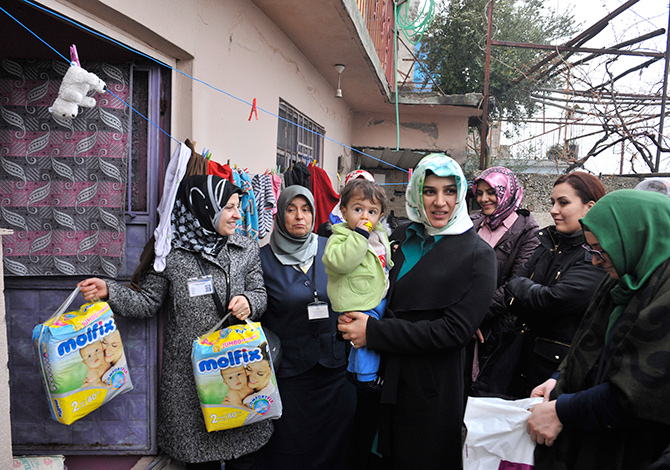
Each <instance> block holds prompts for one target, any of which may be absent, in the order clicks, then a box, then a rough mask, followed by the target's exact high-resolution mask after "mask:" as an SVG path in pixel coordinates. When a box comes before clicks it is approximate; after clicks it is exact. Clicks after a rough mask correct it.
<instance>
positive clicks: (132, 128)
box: [0, 59, 170, 455]
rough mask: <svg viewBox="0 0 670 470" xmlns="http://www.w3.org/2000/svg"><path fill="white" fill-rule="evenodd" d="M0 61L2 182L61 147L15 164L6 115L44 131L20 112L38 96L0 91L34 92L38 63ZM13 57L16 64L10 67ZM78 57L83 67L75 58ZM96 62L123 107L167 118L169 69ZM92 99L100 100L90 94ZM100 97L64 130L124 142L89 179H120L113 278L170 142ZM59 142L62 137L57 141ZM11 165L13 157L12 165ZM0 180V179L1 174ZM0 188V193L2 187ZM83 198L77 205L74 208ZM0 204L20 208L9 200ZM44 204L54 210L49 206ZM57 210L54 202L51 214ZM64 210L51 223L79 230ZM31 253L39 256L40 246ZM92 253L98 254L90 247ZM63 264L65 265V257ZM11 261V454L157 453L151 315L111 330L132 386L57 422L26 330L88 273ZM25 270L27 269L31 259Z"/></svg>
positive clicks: (135, 235) (147, 221)
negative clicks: (88, 118) (91, 118)
mask: <svg viewBox="0 0 670 470" xmlns="http://www.w3.org/2000/svg"><path fill="white" fill-rule="evenodd" d="M2 60H3V65H5V66H3V67H2V68H0V99H1V100H3V101H2V103H3V111H4V112H3V116H2V118H1V119H0V151H1V152H2V154H0V158H2V159H3V162H2V163H4V165H0V177H4V178H5V182H6V181H7V180H8V179H11V175H8V174H7V170H8V169H9V170H10V172H11V171H13V170H14V172H15V173H17V174H18V173H19V171H24V173H25V174H26V175H28V176H30V175H31V174H32V173H30V172H31V171H37V170H36V169H35V168H37V167H39V165H41V162H42V161H43V160H40V158H51V159H52V160H53V161H56V160H57V159H56V158H54V155H57V156H58V157H63V153H62V152H64V147H60V150H58V151H56V150H54V149H53V148H52V149H49V148H47V149H46V150H45V151H46V152H51V153H50V154H48V155H47V156H46V157H45V155H44V154H36V155H35V158H36V161H38V163H37V164H36V165H37V166H36V167H30V165H29V164H27V163H26V164H25V165H24V167H21V165H22V164H23V163H25V162H26V156H25V155H24V153H25V152H24V153H21V152H17V145H18V144H17V139H18V137H17V135H18V136H21V133H22V131H21V130H17V129H16V127H17V125H16V123H17V122H19V121H17V120H16V119H14V117H15V116H19V117H20V118H21V119H23V122H24V123H25V124H24V126H25V131H26V133H27V135H30V132H32V131H34V132H35V133H36V135H37V134H38V133H39V132H41V131H44V129H43V128H41V127H40V125H39V124H36V123H35V122H37V121H35V122H33V121H31V119H32V115H31V113H30V111H31V110H32V108H31V106H32V105H33V104H34V105H35V106H33V107H35V108H39V105H40V103H27V104H24V105H23V106H21V105H18V104H17V103H15V102H14V101H16V99H17V98H16V96H20V93H19V95H16V94H15V95H12V96H14V98H11V99H9V101H8V100H7V99H5V98H4V97H5V96H6V95H7V94H8V93H12V91H11V90H10V89H9V88H12V87H13V88H12V89H13V90H14V91H16V87H17V86H19V85H25V86H26V87H27V88H29V89H28V90H25V91H26V95H25V96H28V97H30V96H34V95H30V91H31V90H34V89H35V87H36V86H39V84H38V82H39V78H40V75H39V73H38V74H37V75H36V76H32V75H30V72H29V71H31V70H33V68H32V67H33V65H35V62H39V61H34V60H11V61H6V60H5V59H2ZM91 64H92V63H91ZM17 65H18V66H19V67H20V68H17ZM82 65H84V63H83V61H82ZM106 65H108V66H110V67H113V68H109V69H107V73H108V74H109V75H110V76H113V75H115V72H114V71H113V70H122V71H123V72H122V73H120V74H119V75H118V77H116V78H117V79H118V83H117V84H118V86H119V88H118V89H119V90H121V89H122V88H123V87H126V88H128V96H129V99H131V100H132V103H133V107H135V108H136V109H137V110H138V111H139V112H141V113H142V114H143V115H144V116H147V117H149V119H151V120H152V121H153V122H155V123H157V124H158V125H160V126H161V127H162V128H164V129H165V128H169V126H168V125H167V124H168V118H169V116H167V115H165V113H164V112H162V110H161V109H160V107H161V100H160V96H161V93H162V92H163V93H165V92H166V91H167V93H166V94H165V95H163V96H169V73H167V74H166V73H165V71H164V70H160V69H159V68H158V67H157V66H153V65H147V66H137V65H134V64H133V63H125V64H106ZM104 66H105V64H103V65H101V67H104ZM90 67H95V65H90ZM19 70H22V71H23V72H24V73H26V74H28V75H26V76H25V77H24V78H25V80H24V82H23V83H22V82H21V80H20V79H19V78H17V77H16V73H17V71H19ZM100 70H102V69H100ZM168 72H169V71H168ZM10 82H11V83H10ZM36 84H37V85H36ZM10 85H11V86H10ZM98 99H99V100H100V98H98ZM103 99H104V98H103ZM108 99H110V98H108ZM12 100H14V101H12ZM107 104H108V103H107ZM103 105H105V104H104V103H103V102H102V100H100V109H98V110H94V112H98V113H99V115H96V119H100V123H99V124H96V125H95V126H93V125H89V126H88V129H89V131H87V130H86V129H84V130H83V131H82V130H81V129H76V128H73V129H72V138H71V139H72V140H73V141H74V140H76V141H78V142H82V141H84V140H85V139H86V138H87V135H88V134H84V136H83V137H82V136H81V135H79V134H80V133H81V132H90V133H91V135H93V133H95V135H96V136H97V137H96V138H97V141H96V142H95V143H96V145H99V144H101V143H103V144H104V143H106V142H109V145H110V146H113V145H115V144H116V142H115V141H114V139H119V141H121V140H120V139H121V137H119V136H120V135H121V134H122V133H126V134H127V136H126V137H127V141H126V142H125V144H124V145H123V149H124V152H127V153H126V154H124V155H125V156H122V160H124V161H123V162H122V164H120V165H119V166H118V167H116V168H117V169H118V168H120V169H122V170H123V171H121V172H119V171H116V170H115V168H112V167H104V168H101V169H100V171H101V173H99V174H97V175H98V176H97V177H96V178H98V179H95V178H93V179H95V182H96V183H98V182H102V181H103V180H104V178H105V177H106V176H107V177H108V176H110V175H112V176H113V177H114V178H117V177H118V179H119V181H121V184H122V185H123V186H124V188H123V189H122V193H123V198H122V204H121V205H122V206H123V207H122V211H121V219H120V220H121V221H122V224H123V226H121V228H120V229H119V230H117V233H116V236H117V237H122V243H121V242H119V243H120V244H121V248H120V253H121V255H120V256H119V257H118V259H117V260H116V261H118V262H119V265H118V271H117V272H118V274H117V275H116V276H114V277H116V278H117V279H119V280H121V281H123V280H128V279H129V278H130V275H131V274H132V272H133V271H134V269H135V267H136V266H137V263H138V262H139V256H140V253H141V252H142V249H143V248H144V245H145V243H146V241H147V240H148V239H149V238H150V236H151V234H152V232H153V229H154V227H155V225H156V222H157V220H156V219H157V214H156V206H157V203H158V197H159V196H158V195H159V191H160V189H161V188H160V187H159V186H160V184H159V180H160V179H162V175H163V171H162V168H164V161H165V158H164V154H165V152H166V151H168V150H169V145H170V143H169V139H167V138H166V137H165V136H164V135H163V134H162V133H159V132H158V131H157V130H156V129H155V128H154V127H153V126H152V125H150V124H147V122H146V121H145V120H144V119H143V118H141V117H139V116H137V115H136V114H135V113H131V112H128V110H127V108H125V107H120V108H119V109H121V111H120V113H117V114H113V113H111V112H109V113H107V114H105V113H106V111H105V110H104V109H103V108H102V107H103ZM124 108H125V109H124ZM40 112H42V111H40V109H37V111H36V114H39V113H40ZM12 113H13V114H12ZM8 116H9V117H8ZM77 125H79V124H77ZM105 126H108V127H111V128H114V127H115V126H116V127H118V129H120V131H119V132H115V131H114V130H113V129H112V131H110V132H109V133H108V134H104V135H103V133H102V132H100V129H102V128H103V127H105ZM54 127H57V126H54ZM90 129H94V131H90ZM56 130H58V129H56ZM51 131H52V129H51V128H49V132H51ZM66 132H67V130H66ZM17 133H18V134H17ZM54 135H55V132H52V133H51V134H50V137H49V138H50V139H51V141H53V140H54V139H55V137H54ZM39 138H40V136H39V135H37V137H35V139H39ZM35 139H34V140H35ZM106 139H107V140H106ZM66 144H67V142H65V143H64V144H63V145H66ZM82 145H83V144H82ZM97 148H98V147H91V148H90V149H88V148H87V149H84V150H83V151H82V152H81V153H80V154H79V155H77V156H75V158H76V157H79V158H80V159H81V161H84V160H85V159H86V157H87V155H88V154H87V153H86V152H87V151H88V152H89V154H90V153H91V152H92V151H94V150H93V149H97ZM110 148H111V147H110ZM80 150H81V149H80ZM76 151H77V150H76V149H75V152H76ZM97 152H98V153H97V156H100V155H103V156H108V155H109V153H111V150H104V151H103V150H97ZM105 152H107V153H105ZM53 161H52V166H53V165H56V169H57V170H60V173H58V171H56V173H58V174H56V175H55V174H53V173H49V177H48V178H49V182H50V183H51V182H54V181H58V182H60V180H59V179H58V178H59V177H62V176H63V175H66V174H69V173H68V170H67V168H66V167H65V166H58V165H57V164H56V163H58V162H56V163H53ZM13 165H18V169H17V167H16V166H13ZM101 165H102V164H101ZM77 171H78V170H77V169H75V170H74V171H72V175H73V176H72V178H73V182H72V186H71V187H76V186H77V184H79V183H78V182H77V181H76V180H75V178H76V177H77ZM2 172H4V173H2ZM123 172H125V173H123ZM44 174H46V173H44ZM33 177H34V179H35V180H36V181H37V182H38V183H39V181H40V178H42V180H44V177H43V176H40V175H39V174H35V175H33ZM88 178H89V180H90V179H91V177H88ZM61 179H63V178H61ZM64 180H65V181H64V183H63V187H67V184H69V183H70V182H69V180H68V179H67V178H64ZM84 180H85V178H84ZM21 183H22V181H21V182H19V184H21ZM113 183H114V181H111V183H110V187H111V186H113ZM2 184H5V183H4V182H3V183H2ZM82 184H83V183H82ZM39 187H40V188H41V187H43V186H39ZM117 189H118V188H117ZM4 190H5V191H7V187H5V188H4ZM97 191H98V194H101V193H102V190H101V189H100V188H98V189H97ZM66 196H67V192H65V194H64V195H62V196H59V197H61V198H66ZM52 202H53V201H52ZM107 202H108V201H107V200H105V199H104V198H101V199H100V203H99V204H100V206H99V208H100V209H101V211H102V209H103V208H105V207H103V206H104V204H106V203H107ZM48 203H49V201H48V198H47V201H45V202H44V204H46V205H48ZM4 206H5V204H4V203H3V211H4V210H5V209H6V208H5V207H4ZM83 206H84V205H83V204H82V206H81V207H83ZM35 207H37V205H35ZM87 207H89V208H91V207H93V208H95V207H98V206H96V205H95V204H90V203H89V204H88V206H87ZM10 209H11V210H9V212H12V211H13V212H15V213H19V212H20V211H19V210H18V209H15V208H10ZM29 209H30V207H29V208H28V211H27V212H26V213H25V214H24V215H25V217H24V219H25V220H27V221H28V222H26V226H27V228H28V229H30V228H31V227H32V225H34V224H38V226H39V225H40V224H41V226H44V225H45V223H44V221H43V220H41V219H40V218H39V217H37V216H35V217H33V218H32V219H31V217H30V214H31V213H30V211H29ZM52 209H53V208H52ZM36 210H37V209H36ZM40 210H41V209H40ZM81 210H83V209H81ZM110 211H111V209H110ZM9 212H3V214H4V215H5V216H6V215H7V214H9ZM54 212H57V211H55V210H54ZM65 212H66V211H65V210H63V211H61V212H60V213H65ZM105 212H106V213H107V212H109V211H105ZM71 214H74V215H73V216H72V217H70V218H68V219H64V217H63V216H61V217H60V219H59V220H60V221H61V222H63V220H66V221H69V220H70V219H72V220H73V221H74V222H73V228H72V230H71V231H70V232H68V233H75V232H76V231H77V230H79V231H81V227H80V225H81V224H82V221H81V220H78V219H76V217H77V214H78V213H77V212H76V210H74V209H73V212H71ZM38 215H39V214H38ZM17 220H19V219H17V218H13V219H11V220H9V221H8V217H2V216H0V223H1V226H2V227H3V228H11V229H14V230H15V233H17V232H20V228H19V227H17V226H15V225H16V223H17V222H16V221H17ZM9 222H11V223H9ZM12 223H14V225H12ZM92 225H95V224H92ZM98 233H99V238H100V239H102V238H103V237H108V238H109V239H110V240H111V241H110V246H112V245H113V242H114V241H118V240H119V238H114V234H111V235H109V234H108V233H105V234H101V233H102V231H99V232H98ZM56 238H58V235H56V230H54V231H53V235H52V236H51V239H49V241H54V239H56ZM73 238H74V236H73ZM65 241H67V240H65ZM96 241H99V240H96ZM19 242H20V240H19V241H17V246H18V245H19V244H20V243H19ZM79 243H80V246H81V243H83V242H81V241H80V242H79ZM58 250H61V248H58ZM54 252H55V251H54ZM35 253H37V255H39V254H40V253H42V252H35ZM35 253H33V255H34V256H33V259H31V258H30V257H29V256H28V257H27V258H26V260H21V262H23V263H24V264H25V265H26V266H28V265H30V263H31V261H34V262H35V263H34V264H39V263H38V262H37V260H38V256H35ZM5 254H6V255H7V254H9V255H11V253H8V251H7V249H5ZM77 255H79V253H77ZM98 256H101V255H99V254H98ZM8 259H9V262H10V263H11V262H12V257H11V256H9V257H6V258H5V262H6V263H7V260H8ZM79 259H81V260H82V262H83V261H84V260H85V259H88V258H86V256H84V255H81V256H79ZM18 264H21V263H17V265H18ZM72 264H73V265H75V263H72ZM17 265H16V266H17ZM16 266H15V265H12V268H13V269H14V272H12V270H11V269H7V264H5V276H6V277H5V298H6V309H7V329H8V338H9V339H8V341H9V370H10V392H11V419H12V442H13V447H14V454H47V453H61V454H65V455H75V454H96V455H100V454H105V455H107V454H110V455H113V454H117V455H119V454H124V455H128V454H137V455H141V454H155V453H156V452H157V447H156V441H155V435H156V429H155V426H156V420H155V414H156V411H155V410H156V389H157V386H156V384H157V370H158V367H157V363H158V348H159V345H158V342H159V341H158V324H159V318H153V319H151V320H148V321H136V320H132V321H127V320H124V319H123V318H120V317H117V322H118V328H119V330H120V332H121V335H122V338H123V344H124V347H125V352H126V357H127V361H128V368H129V370H130V374H131V378H132V381H133V384H134V387H135V388H134V390H132V391H131V392H129V393H126V394H124V395H121V396H119V397H116V398H115V399H114V400H112V401H110V402H109V403H107V404H105V405H104V406H103V407H101V408H99V409H98V410H95V411H94V412H92V413H91V414H89V415H87V416H85V417H84V418H82V419H80V420H78V421H76V422H75V423H73V424H71V425H69V426H66V425H63V424H60V423H58V422H56V421H54V420H53V419H51V417H50V415H49V410H48V408H47V401H46V400H47V399H46V394H45V391H44V389H43V386H42V383H41V379H40V374H39V371H38V366H37V360H36V357H35V353H34V350H33V345H32V341H31V331H32V329H33V327H34V326H35V325H37V324H38V323H40V322H43V321H44V320H46V319H48V318H49V317H50V316H51V315H52V314H53V312H54V311H55V310H56V309H57V308H58V306H59V305H60V304H61V303H62V302H63V301H64V299H65V298H66V297H67V296H68V295H69V293H70V292H72V290H73V289H74V287H75V285H76V283H77V282H79V281H80V280H81V279H83V278H85V277H88V276H87V275H86V273H85V271H81V272H77V273H76V274H73V275H63V273H62V272H58V271H54V270H51V271H49V269H48V268H45V269H46V270H45V271H44V272H41V273H38V274H37V275H32V272H31V273H30V275H16V272H20V269H19V270H18V271H17V268H16ZM45 266H46V263H45ZM76 267H77V269H79V268H80V266H79V265H76ZM30 269H33V268H32V267H31V268H30ZM92 269H93V268H92ZM98 272H99V271H98ZM100 277H104V276H100ZM82 303H83V298H82V297H81V296H79V298H78V299H77V300H76V301H75V304H73V305H72V308H71V309H75V308H76V307H78V306H79V305H81V304H82Z"/></svg>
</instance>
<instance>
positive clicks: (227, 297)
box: [195, 254, 230, 319]
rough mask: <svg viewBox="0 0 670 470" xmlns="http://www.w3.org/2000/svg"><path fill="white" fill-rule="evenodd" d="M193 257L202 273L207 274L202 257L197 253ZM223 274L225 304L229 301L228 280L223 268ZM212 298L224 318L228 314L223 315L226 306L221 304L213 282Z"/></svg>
mask: <svg viewBox="0 0 670 470" xmlns="http://www.w3.org/2000/svg"><path fill="white" fill-rule="evenodd" d="M195 259H196V260H197V261H198V265H200V270H201V271H202V273H203V274H204V275H205V276H207V275H209V272H208V271H207V266H205V262H204V261H203V260H202V257H201V256H199V255H197V254H196V256H195ZM223 275H224V277H225V278H226V305H227V304H228V302H230V282H229V280H228V273H227V272H226V271H225V270H224V271H223ZM212 298H213V299H214V303H215V304H216V309H217V310H218V311H219V315H220V316H222V317H223V318H224V319H226V318H228V316H229V315H230V314H228V315H225V312H226V308H224V306H223V304H222V303H221V298H220V297H219V294H218V292H216V288H215V287H214V282H212Z"/></svg>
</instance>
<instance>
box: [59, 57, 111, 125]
mask: <svg viewBox="0 0 670 470" xmlns="http://www.w3.org/2000/svg"><path fill="white" fill-rule="evenodd" d="M106 86H107V85H106V84H105V82H104V81H102V80H101V79H100V78H99V77H98V76H97V75H96V74H94V73H91V72H87V71H86V70H85V69H83V68H81V67H80V66H79V65H77V64H75V63H74V62H73V63H72V64H71V65H70V68H69V69H68V70H67V72H66V73H65V76H64V77H63V82H62V83H61V85H60V88H59V89H58V98H56V101H54V104H53V106H51V107H50V108H49V112H50V113H51V114H53V115H54V116H58V117H59V118H62V119H74V118H76V117H77V115H78V114H79V106H81V107H82V108H92V107H93V106H95V99H94V98H93V97H91V96H88V93H89V91H91V90H93V91H96V92H98V93H104V92H105V89H106Z"/></svg>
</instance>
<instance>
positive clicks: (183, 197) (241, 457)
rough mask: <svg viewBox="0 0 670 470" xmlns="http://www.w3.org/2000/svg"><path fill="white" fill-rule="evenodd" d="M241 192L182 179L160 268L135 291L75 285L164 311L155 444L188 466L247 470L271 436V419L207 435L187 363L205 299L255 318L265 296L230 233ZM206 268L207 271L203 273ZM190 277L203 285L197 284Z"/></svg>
mask: <svg viewBox="0 0 670 470" xmlns="http://www.w3.org/2000/svg"><path fill="white" fill-rule="evenodd" d="M240 194H242V190H241V189H240V188H238V187H237V186H235V185H233V184H231V183H230V182H229V181H227V180H225V179H223V178H220V177H218V176H204V175H197V176H188V177H186V178H184V179H183V181H182V182H181V184H180V185H179V190H178V192H177V198H176V201H175V204H174V208H173V209H172V213H171V224H170V225H171V227H172V229H171V233H172V236H171V240H172V241H171V243H170V245H169V253H168V254H167V255H166V259H165V266H164V269H163V270H161V271H157V270H156V268H155V267H151V268H149V269H148V271H147V272H146V273H145V274H144V275H143V277H142V280H141V283H140V290H139V291H136V290H134V289H131V288H130V287H126V286H123V285H121V284H120V283H119V282H117V281H114V280H111V279H108V280H103V279H99V278H89V279H85V280H83V281H82V282H80V283H79V287H80V288H81V292H82V294H83V295H84V298H85V299H86V300H92V299H96V298H97V299H102V300H107V302H108V303H109V305H110V307H112V310H113V311H114V313H115V314H117V315H120V316H123V317H129V318H130V317H132V318H149V317H151V316H153V315H155V314H156V312H158V310H159V309H160V307H161V305H163V304H165V305H166V306H167V308H168V317H167V318H168V321H167V324H166V326H165V339H164V340H163V365H162V370H161V372H162V374H161V381H160V385H159V394H158V436H157V437H158V439H157V441H158V447H160V448H161V450H163V451H164V452H165V453H166V454H168V455H170V456H171V457H173V458H175V459H178V460H181V461H183V462H185V463H186V468H187V469H199V470H207V469H217V470H220V468H221V460H224V461H225V466H226V469H230V470H235V469H247V468H253V465H254V456H253V454H252V453H253V451H255V450H257V449H259V448H260V447H261V446H262V445H263V444H265V443H266V442H267V441H268V439H270V435H271V434H272V423H271V422H270V421H260V422H258V423H254V424H250V425H248V426H243V427H241V428H235V429H228V430H225V431H217V432H211V433H208V432H207V429H206V428H205V421H204V419H203V416H202V410H201V409H200V401H199V399H198V391H197V389H196V384H195V378H194V375H193V365H192V363H191V349H192V346H193V340H194V339H196V338H197V337H198V336H200V335H202V334H204V333H206V332H207V331H208V330H209V329H210V328H212V327H213V326H214V325H216V324H217V323H218V322H219V320H220V319H221V312H219V309H218V308H217V305H216V303H215V300H214V298H213V296H212V290H216V292H217V293H218V294H219V296H220V298H221V300H222V302H224V304H223V306H224V308H227V309H228V310H230V311H231V313H232V314H233V316H235V317H236V318H237V319H238V320H245V319H246V318H251V319H254V320H258V319H259V318H260V316H261V314H262V313H263V312H264V311H265V307H266V301H267V296H266V294H265V288H264V287H263V272H262V270H261V261H260V259H259V257H258V243H256V242H255V241H253V240H251V239H249V238H247V237H244V236H242V235H238V234H236V233H235V226H236V224H237V221H238V220H239V219H240V212H239V209H238V206H239V203H240ZM203 270H206V271H207V273H208V274H209V276H207V277H206V276H204V275H205V273H204V272H203ZM194 281H197V282H200V283H201V284H200V285H201V286H202V283H203V282H205V283H206V285H205V286H204V287H205V288H201V289H197V288H196V285H195V284H194Z"/></svg>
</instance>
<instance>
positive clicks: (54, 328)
mask: <svg viewBox="0 0 670 470" xmlns="http://www.w3.org/2000/svg"><path fill="white" fill-rule="evenodd" d="M78 293H79V289H78V288H77V289H75V291H74V292H73V293H72V294H70V296H69V297H68V298H67V300H66V301H65V302H64V303H63V305H61V307H60V308H59V309H58V310H57V311H56V313H54V314H53V316H51V318H49V319H48V320H47V321H45V322H44V323H41V324H39V325H37V326H36V327H35V328H34V329H33V344H34V345H35V350H36V352H37V357H38V360H39V365H40V372H41V373H42V381H43V383H44V386H45V388H46V391H47V398H48V400H49V409H50V410H51V416H52V418H54V419H55V420H56V421H58V422H60V423H63V424H72V423H73V422H75V421H76V420H78V419H80V418H83V417H84V416H86V415H87V414H89V413H90V412H92V411H93V410H95V409H97V408H100V406H102V405H104V404H105V403H107V402H108V401H110V400H111V399H112V398H114V397H116V396H117V395H120V394H122V393H125V392H128V391H130V390H132V389H133V384H132V381H131V380H130V374H129V373H128V367H127V364H126V355H125V353H124V351H123V343H122V342H121V334H120V333H119V331H118V330H117V328H116V323H115V322H114V314H113V313H112V309H111V308H110V307H109V304H107V302H91V303H87V304H84V305H82V307H81V308H80V309H79V310H76V311H73V312H67V313H65V310H66V309H67V308H68V307H69V306H70V304H71V303H72V301H73V300H74V298H75V297H76V295H77V294H78Z"/></svg>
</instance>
